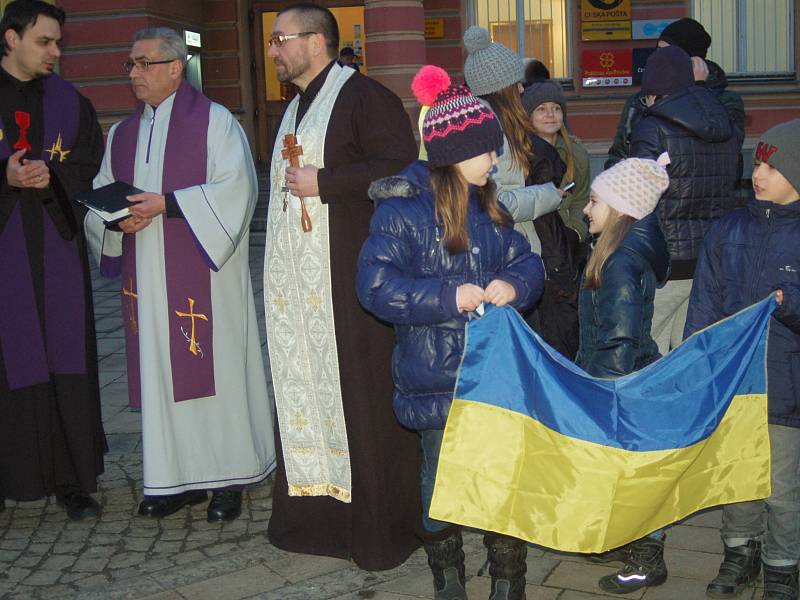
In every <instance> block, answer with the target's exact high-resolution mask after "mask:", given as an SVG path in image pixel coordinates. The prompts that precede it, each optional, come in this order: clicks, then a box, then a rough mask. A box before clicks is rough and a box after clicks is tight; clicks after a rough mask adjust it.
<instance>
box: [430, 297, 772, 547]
mask: <svg viewBox="0 0 800 600" xmlns="http://www.w3.org/2000/svg"><path fill="white" fill-rule="evenodd" d="M776 306H777V303H776V301H775V300H774V298H773V297H770V298H767V299H766V300H764V301H762V302H760V303H758V304H754V305H753V306H751V307H749V308H747V309H745V310H743V311H741V312H739V313H738V314H736V315H734V316H732V317H729V318H727V319H725V320H723V321H720V322H719V323H716V324H715V325H712V326H711V327H708V328H706V329H704V330H703V331H699V332H697V333H696V334H694V335H693V336H692V337H691V338H689V339H688V340H686V341H685V342H684V343H683V344H682V345H681V346H680V347H678V348H677V349H676V350H674V351H673V352H671V353H670V354H669V355H667V356H666V357H664V358H662V359H661V360H659V361H657V362H655V363H653V364H651V365H649V366H647V367H646V368H644V369H642V370H640V371H637V372H636V373H631V374H630V375H627V376H625V377H621V378H619V379H597V378H594V377H591V376H589V375H587V374H586V372H584V371H583V370H581V369H580V368H579V367H577V366H576V365H575V364H573V363H572V362H570V361H568V360H567V359H565V358H564V357H562V356H561V355H560V354H559V353H558V352H556V351H555V350H553V349H551V348H550V347H549V346H547V345H546V344H545V343H544V342H543V341H542V340H541V338H539V337H538V336H537V335H536V334H535V333H533V332H532V331H531V330H530V328H528V326H527V325H526V324H525V323H524V321H523V320H522V318H521V317H520V316H519V315H518V314H517V313H516V312H515V311H514V310H513V309H511V308H508V307H504V308H496V309H493V310H489V311H487V313H486V314H485V315H484V316H483V317H482V318H480V319H478V320H475V321H472V322H471V323H470V324H469V326H468V328H467V342H466V348H465V352H464V357H463V359H462V364H461V368H460V371H459V375H458V381H457V384H456V389H455V394H454V401H453V405H452V408H451V409H450V415H449V417H448V420H447V427H446V429H445V434H444V440H443V442H442V448H441V453H440V457H439V468H438V471H437V474H436V489H435V491H434V495H433V502H432V506H431V509H430V516H431V517H432V518H434V519H440V520H442V521H449V522H452V523H460V524H462V525H466V526H470V527H475V528H478V529H483V530H490V531H495V532H498V533H504V534H507V535H510V536H513V537H517V538H521V539H524V540H528V541H530V542H533V543H536V544H540V545H542V546H547V547H549V548H556V549H559V550H564V551H571V552H602V551H604V550H608V549H611V548H616V547H617V546H621V545H623V544H626V543H628V542H631V541H633V540H636V539H638V538H640V537H642V536H644V535H646V534H647V533H650V532H651V531H654V530H656V529H658V528H660V527H663V526H666V525H669V524H671V523H674V522H675V521H678V520H680V519H682V518H683V517H685V516H687V515H689V514H691V513H693V512H696V511H698V510H700V509H702V508H706V507H709V506H715V505H718V504H726V503H730V502H741V501H745V500H754V499H757V498H765V497H767V496H769V495H770V459H769V457H770V448H769V434H768V429H767V375H766V340H767V331H768V324H769V319H770V315H771V314H772V311H773V310H774V309H775V307H776Z"/></svg>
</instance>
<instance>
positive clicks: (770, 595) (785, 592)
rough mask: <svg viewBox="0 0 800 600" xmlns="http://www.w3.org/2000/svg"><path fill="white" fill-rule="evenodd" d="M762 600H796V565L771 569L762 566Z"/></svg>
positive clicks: (768, 566)
mask: <svg viewBox="0 0 800 600" xmlns="http://www.w3.org/2000/svg"><path fill="white" fill-rule="evenodd" d="M763 600H797V565H792V566H791V567H771V566H770V565H768V564H766V563H765V564H764V596H763Z"/></svg>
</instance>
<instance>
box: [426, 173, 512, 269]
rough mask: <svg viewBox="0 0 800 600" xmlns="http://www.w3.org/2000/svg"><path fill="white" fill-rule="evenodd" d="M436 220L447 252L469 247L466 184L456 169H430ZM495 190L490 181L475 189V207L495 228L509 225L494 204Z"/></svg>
mask: <svg viewBox="0 0 800 600" xmlns="http://www.w3.org/2000/svg"><path fill="white" fill-rule="evenodd" d="M431 188H432V189H433V197H434V211H435V214H436V220H437V221H438V222H440V223H441V224H442V230H443V231H442V238H443V241H444V244H445V246H446V247H447V249H448V251H449V252H451V253H453V254H455V253H457V252H464V251H465V250H466V249H467V248H468V247H469V235H468V233H467V211H468V209H469V184H468V183H467V180H466V179H464V176H463V175H462V174H461V172H460V171H459V170H458V167H457V166H456V165H446V166H444V167H434V168H432V169H431ZM496 192H497V188H496V187H495V184H494V181H492V180H491V179H489V180H488V181H487V182H486V184H485V185H483V186H481V187H480V188H478V204H479V205H480V207H481V210H483V211H485V212H486V213H487V214H488V215H489V218H490V219H491V220H492V221H494V222H495V223H496V224H498V225H508V224H510V223H511V218H510V217H509V216H508V213H506V212H505V211H503V209H501V208H500V205H499V203H498V202H497V193H496Z"/></svg>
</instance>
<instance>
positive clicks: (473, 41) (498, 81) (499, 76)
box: [464, 25, 525, 96]
mask: <svg viewBox="0 0 800 600" xmlns="http://www.w3.org/2000/svg"><path fill="white" fill-rule="evenodd" d="M464 47H465V48H466V49H467V60H466V62H465V63H464V80H465V81H466V82H467V85H468V86H469V89H470V90H472V93H473V94H475V95H476V96H485V95H486V94H491V93H494V92H499V91H500V90H502V89H503V88H506V87H508V86H510V85H514V84H516V83H519V82H520V81H522V80H523V79H524V77H525V65H524V63H523V62H522V58H521V57H520V56H519V55H518V54H515V53H514V52H512V51H511V50H509V49H508V48H506V47H505V46H503V44H498V43H493V42H492V39H491V37H490V36H489V32H488V31H487V30H486V29H484V28H483V27H478V26H477V25H473V26H472V27H470V28H469V29H467V30H466V31H465V32H464Z"/></svg>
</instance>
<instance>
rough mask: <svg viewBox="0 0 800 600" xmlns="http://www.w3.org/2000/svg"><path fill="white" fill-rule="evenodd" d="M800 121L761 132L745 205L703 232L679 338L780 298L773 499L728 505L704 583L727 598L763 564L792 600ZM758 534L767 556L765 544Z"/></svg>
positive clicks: (799, 549) (772, 407)
mask: <svg viewBox="0 0 800 600" xmlns="http://www.w3.org/2000/svg"><path fill="white" fill-rule="evenodd" d="M799 156H800V119H796V120H794V121H789V122H787V123H783V124H781V125H778V126H776V127H773V128H772V129H770V130H769V131H767V132H766V133H765V134H764V135H763V136H762V137H761V140H759V142H758V145H757V146H756V152H755V168H754V170H753V190H754V191H755V196H756V197H755V199H754V200H752V201H751V202H750V203H749V204H748V206H746V207H745V208H741V209H739V210H736V211H734V212H732V213H731V214H729V215H727V216H725V217H723V218H722V219H720V220H719V222H718V223H717V224H716V225H715V226H714V228H713V229H712V230H711V231H710V232H709V234H708V236H707V237H706V240H705V242H704V244H703V248H702V251H701V253H700V257H699V259H698V262H697V270H696V271H695V279H694V285H693V286H692V292H691V297H690V301H689V311H688V316H687V320H686V329H685V332H684V337H687V336H689V335H691V334H692V333H694V332H695V331H698V330H700V329H703V328H704V327H707V326H708V325H711V324H712V323H715V322H716V321H719V320H720V319H723V318H725V317H728V316H730V315H732V314H734V313H736V312H738V311H739V310H741V309H743V308H745V307H747V306H749V305H750V304H753V303H754V302H757V301H759V300H761V299H763V298H764V297H765V296H767V295H769V294H771V293H772V292H774V291H776V290H780V291H779V292H778V301H779V302H780V307H779V308H778V309H777V310H776V311H775V313H774V315H773V318H772V319H771V321H770V331H769V340H768V351H767V352H768V354H767V372H768V388H769V423H770V425H769V428H770V429H769V434H770V444H771V452H772V457H771V461H772V462H771V470H772V495H771V496H770V497H769V498H767V499H766V500H757V501H752V502H742V503H738V504H731V505H728V506H725V507H724V509H723V513H722V539H723V542H724V544H725V556H724V560H723V562H722V565H721V566H720V569H719V574H718V575H717V576H716V578H715V579H714V580H713V581H712V582H711V583H710V584H709V585H708V588H707V591H706V593H707V595H708V596H710V597H712V598H732V597H734V596H735V595H737V594H738V593H739V592H740V591H741V590H742V588H743V587H745V586H746V585H748V584H751V583H752V582H754V581H755V580H756V579H757V577H758V575H759V573H760V571H761V564H762V562H763V565H764V585H765V590H764V596H763V598H765V599H769V600H795V599H796V598H797V596H798V569H797V560H798V555H800V244H798V240H800V201H798V200H799V199H800V194H799V193H798V189H800V160H798V157H799ZM762 535H763V540H764V552H763V554H762V545H761V544H762V543H761V538H762Z"/></svg>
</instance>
